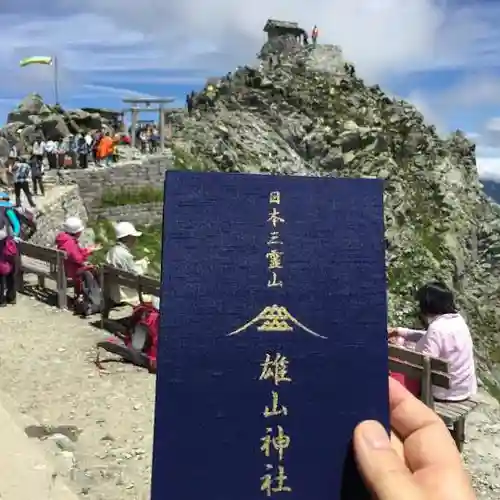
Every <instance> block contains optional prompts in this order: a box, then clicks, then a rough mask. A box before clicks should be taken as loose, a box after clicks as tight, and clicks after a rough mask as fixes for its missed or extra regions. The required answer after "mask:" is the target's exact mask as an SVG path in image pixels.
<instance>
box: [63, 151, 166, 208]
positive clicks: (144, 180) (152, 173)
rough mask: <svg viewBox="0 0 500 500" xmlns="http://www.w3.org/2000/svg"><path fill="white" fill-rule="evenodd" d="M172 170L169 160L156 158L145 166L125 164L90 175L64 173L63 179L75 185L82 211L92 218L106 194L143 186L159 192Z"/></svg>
mask: <svg viewBox="0 0 500 500" xmlns="http://www.w3.org/2000/svg"><path fill="white" fill-rule="evenodd" d="M172 168H173V167H172V162H171V160H169V159H168V158H165V157H158V158H151V160H150V161H149V162H148V163H147V164H144V165H137V164H124V165H120V166H117V167H111V168H103V169H99V170H92V171H89V170H80V171H67V172H64V174H63V175H64V182H70V183H71V182H76V183H77V184H78V186H79V188H80V195H81V197H82V199H83V201H84V203H85V207H86V208H87V211H88V212H89V213H90V214H93V212H94V210H95V209H97V208H98V207H99V204H100V200H101V198H102V195H103V193H104V192H105V191H109V190H113V189H116V190H118V189H133V188H138V187H144V186H151V187H152V188H155V189H159V188H162V187H163V182H164V179H165V172H166V171H167V170H169V169H172Z"/></svg>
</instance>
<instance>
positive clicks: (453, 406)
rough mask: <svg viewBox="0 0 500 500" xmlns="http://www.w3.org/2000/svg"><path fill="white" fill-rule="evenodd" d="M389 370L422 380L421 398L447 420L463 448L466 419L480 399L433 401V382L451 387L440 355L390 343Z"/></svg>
mask: <svg viewBox="0 0 500 500" xmlns="http://www.w3.org/2000/svg"><path fill="white" fill-rule="evenodd" d="M389 370H391V371H394V372H399V373H402V374H404V375H407V376H409V377H411V378H413V379H416V380H419V381H420V399H421V400H422V402H423V403H425V404H426V405H427V406H428V407H429V408H432V409H433V410H434V411H435V412H436V413H437V414H438V415H439V416H440V417H441V418H442V419H443V421H444V423H445V424H446V425H447V427H449V428H450V432H451V434H452V436H453V439H454V440H455V443H456V445H457V448H458V449H459V450H460V451H462V449H463V445H464V441H465V420H466V418H467V415H468V414H469V413H470V412H471V411H472V410H473V409H474V408H476V406H478V404H479V402H478V401H476V400H474V398H469V399H467V400H465V401H461V402H456V403H454V402H445V403H443V402H438V401H434V397H433V394H432V386H433V385H434V386H436V387H441V388H443V389H449V387H450V376H449V374H448V363H447V362H446V361H444V360H442V359H439V358H433V357H431V356H426V355H424V354H421V353H418V352H415V351H412V350H410V349H405V348H404V347H399V346H395V345H392V344H389Z"/></svg>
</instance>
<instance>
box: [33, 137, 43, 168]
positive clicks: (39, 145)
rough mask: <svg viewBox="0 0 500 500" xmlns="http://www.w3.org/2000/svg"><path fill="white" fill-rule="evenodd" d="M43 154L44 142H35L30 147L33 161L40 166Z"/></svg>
mask: <svg viewBox="0 0 500 500" xmlns="http://www.w3.org/2000/svg"><path fill="white" fill-rule="evenodd" d="M44 154H45V142H44V141H35V142H34V143H33V147H32V155H33V160H34V161H35V162H37V163H39V164H40V165H43V156H44Z"/></svg>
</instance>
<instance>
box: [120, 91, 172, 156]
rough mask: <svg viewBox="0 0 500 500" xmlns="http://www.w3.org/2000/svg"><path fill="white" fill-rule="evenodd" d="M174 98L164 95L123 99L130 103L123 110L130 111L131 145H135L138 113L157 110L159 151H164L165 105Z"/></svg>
mask: <svg viewBox="0 0 500 500" xmlns="http://www.w3.org/2000/svg"><path fill="white" fill-rule="evenodd" d="M174 100H175V99H173V98H172V97H164V98H158V99H152V98H151V99H150V98H148V97H141V98H137V99H123V102H124V103H125V104H130V105H131V106H130V108H128V109H125V110H124V112H130V114H131V118H132V134H131V137H130V140H131V145H132V146H133V147H135V143H136V137H135V130H136V127H137V123H138V119H139V113H141V112H151V111H158V131H159V133H160V151H161V152H162V153H163V152H164V151H165V105H166V104H170V103H171V102H173V101H174Z"/></svg>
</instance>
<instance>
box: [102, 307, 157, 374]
mask: <svg viewBox="0 0 500 500" xmlns="http://www.w3.org/2000/svg"><path fill="white" fill-rule="evenodd" d="M159 328H160V312H159V311H158V309H156V308H155V307H153V304H151V303H150V302H145V303H143V304H139V305H138V306H136V307H134V310H133V312H132V316H131V318H130V323H129V327H128V329H127V332H126V333H125V334H124V335H123V336H122V338H121V339H120V338H117V337H110V338H108V339H106V340H104V341H102V342H98V343H97V347H98V348H102V349H104V350H105V351H107V352H110V353H112V354H117V355H119V356H121V357H122V358H123V359H124V360H126V361H129V362H130V363H133V364H134V365H137V366H141V367H143V368H147V369H148V370H149V371H150V372H151V373H155V372H156V354H157V348H158V331H159ZM96 363H97V364H98V365H99V351H98V354H97V360H96Z"/></svg>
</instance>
